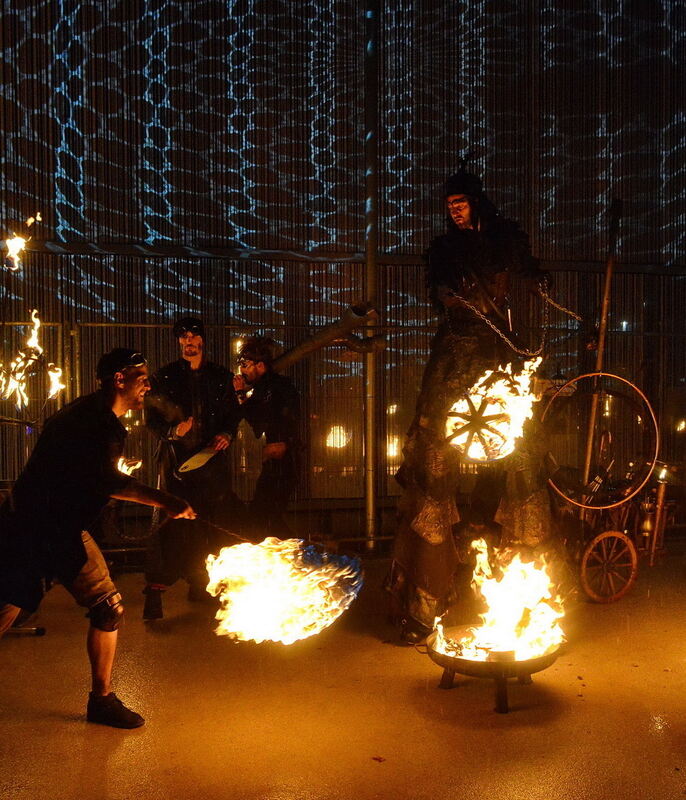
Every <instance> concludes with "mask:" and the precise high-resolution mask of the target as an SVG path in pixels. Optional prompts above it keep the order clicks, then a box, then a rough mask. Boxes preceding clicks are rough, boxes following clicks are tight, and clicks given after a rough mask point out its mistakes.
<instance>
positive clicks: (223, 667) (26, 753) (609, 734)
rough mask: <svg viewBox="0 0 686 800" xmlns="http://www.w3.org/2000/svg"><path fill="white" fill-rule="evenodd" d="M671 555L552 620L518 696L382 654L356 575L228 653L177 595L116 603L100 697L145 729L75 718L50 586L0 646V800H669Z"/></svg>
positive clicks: (60, 613)
mask: <svg viewBox="0 0 686 800" xmlns="http://www.w3.org/2000/svg"><path fill="white" fill-rule="evenodd" d="M684 544H685V543H684V542H682V541H678V542H671V543H670V553H669V554H668V555H667V556H666V557H665V558H664V559H663V560H662V562H661V563H660V564H659V565H657V566H656V567H654V568H653V569H650V568H649V567H648V566H647V565H644V564H641V568H640V572H639V579H638V582H637V584H636V586H635V587H634V589H633V590H632V592H631V593H630V594H629V595H628V596H626V597H625V598H624V599H622V600H620V601H619V602H618V603H616V604H613V605H608V606H599V605H591V604H587V603H583V602H579V603H576V604H573V605H571V606H570V607H569V609H568V615H567V618H566V621H565V628H566V631H567V633H568V639H569V642H568V644H567V645H566V646H565V650H564V652H563V653H562V655H561V656H560V657H559V658H558V659H557V661H556V662H555V663H554V664H553V665H552V666H551V667H549V668H548V669H547V670H545V671H544V672H541V673H539V674H537V675H535V676H534V683H533V685H530V686H522V685H519V684H518V683H516V682H511V683H510V687H509V694H510V707H511V711H510V713H509V714H496V713H494V711H493V706H494V690H493V684H492V682H491V681H486V680H479V679H476V678H464V679H460V680H458V681H457V685H456V688H454V689H452V690H449V691H446V690H441V689H439V688H438V683H439V680H440V677H441V670H440V668H439V667H438V666H436V665H435V664H434V663H433V662H432V661H431V660H430V659H429V658H428V657H427V656H426V655H424V654H422V653H420V652H418V651H417V650H416V649H414V648H411V647H401V646H398V645H397V644H396V643H395V636H394V632H393V630H392V628H391V627H390V626H389V625H388V624H387V622H386V619H385V612H386V602H385V597H384V594H383V591H382V590H381V580H382V577H383V574H384V572H385V570H386V568H387V565H388V562H386V561H384V560H368V561H367V562H366V563H365V571H366V584H365V587H364V589H363V591H362V593H361V595H360V597H359V598H358V600H357V601H356V602H355V604H354V605H353V607H352V608H351V609H350V610H349V611H348V612H347V613H346V614H345V615H344V616H342V617H341V618H340V619H339V620H337V621H336V622H335V623H334V624H333V625H332V626H331V627H330V628H329V629H327V630H325V631H324V632H323V633H321V634H320V635H318V636H315V637H313V638H311V639H308V640H306V641H302V642H299V643H296V644H293V645H291V646H288V647H286V646H282V645H277V644H261V645H257V644H254V643H233V642H231V641H229V640H227V639H226V638H225V637H219V636H216V635H215V634H214V632H213V629H214V621H213V614H214V609H213V607H212V606H211V605H204V604H189V603H188V601H187V599H186V587H185V585H183V584H177V585H176V586H175V587H174V588H173V589H171V590H170V591H169V592H168V593H167V596H166V597H165V611H166V618H165V619H164V620H161V621H158V622H155V623H143V621H142V620H141V611H142V603H143V597H142V595H141V588H142V585H143V582H142V577H141V576H140V575H138V574H125V575H122V576H119V578H118V579H117V583H118V585H119V588H120V589H121V591H122V592H123V594H124V597H125V600H126V602H127V620H126V624H125V627H124V628H123V630H122V631H121V635H120V647H119V653H118V658H117V663H116V668H115V686H114V688H115V690H116V691H117V693H118V694H119V695H120V697H121V698H122V699H123V700H124V701H125V702H126V703H127V704H128V705H130V706H131V707H132V708H134V709H135V710H136V711H139V712H140V713H141V714H143V716H145V718H146V720H147V722H146V725H145V726H144V727H142V728H140V729H138V730H134V731H121V730H115V729H111V728H106V727H102V726H98V725H93V724H90V723H88V722H86V720H85V706H86V699H87V690H88V665H87V660H86V654H85V633H86V628H87V622H86V620H84V618H83V611H82V610H81V609H78V608H76V607H75V606H74V605H73V601H72V600H71V598H70V597H69V595H68V594H67V593H66V592H65V591H64V590H63V589H62V588H61V587H55V588H54V589H52V590H51V591H50V592H49V593H48V595H47V597H46V599H45V601H44V603H43V606H42V607H41V610H40V612H39V615H38V618H37V622H38V623H39V624H42V625H45V627H46V629H47V633H46V635H45V636H44V637H42V638H38V637H23V636H7V637H5V638H4V639H3V640H2V641H1V642H0V676H1V680H0V687H1V688H0V798H2V800H62V799H63V798H64V799H65V800H71V799H72V798H73V799H74V800H76V798H79V800H96V799H97V800H134V798H135V799H136V800H138V799H139V798H140V799H141V800H176V798H183V799H184V800H186V799H187V798H191V799H193V798H203V799H204V800H214V799H215V798H216V800H222V799H224V798H231V799H233V798H241V799H242V800H253V798H255V799H259V800H366V799H367V798H393V799H394V800H395V799H396V798H412V799H413V800H414V799H416V800H425V799H426V800H429V799H430V800H437V799H438V798H440V799H441V800H461V799H462V798H465V800H466V799H467V798H469V800H481V799H482V798H483V799H484V800H485V799H486V798H489V800H490V798H507V800H552V798H555V800H606V799H607V798H613V799H615V798H616V799H617V800H632V799H633V798H636V800H638V799H639V798H640V800H670V799H671V798H674V799H676V798H686V715H684V707H685V705H686V699H685V698H686V663H685V655H686V648H685V646H684V621H685V619H686V615H685V611H686V598H685V595H684V590H683V581H684V566H685V564H686V558H685V556H684V552H685V549H686V548H685V547H684Z"/></svg>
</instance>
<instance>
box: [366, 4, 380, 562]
mask: <svg viewBox="0 0 686 800" xmlns="http://www.w3.org/2000/svg"><path fill="white" fill-rule="evenodd" d="M379 11H380V2H379V0H367V8H366V12H365V17H366V20H365V22H366V27H365V33H366V37H365V38H366V47H365V58H364V74H365V94H364V119H365V140H364V144H365V167H366V169H365V177H366V182H365V185H366V203H365V237H364V239H365V263H366V273H365V277H366V288H367V297H366V299H367V301H368V302H369V303H371V305H376V302H377V291H378V280H377V278H378V276H377V258H378V248H379V244H378V227H379V165H378V140H379V110H378V100H379V56H378V46H379ZM372 326H373V322H372V321H371V320H370V321H369V322H368V323H367V335H368V336H372V335H373V333H374V331H373V327H372ZM376 382H377V368H376V356H375V354H374V353H366V354H365V358H364V500H365V503H364V505H365V535H366V538H367V549H369V550H372V549H373V548H374V545H375V540H376V534H377V519H376V517H377V510H376V488H377V487H376V484H377V469H376V462H377V457H376V451H377V441H376V438H377V432H376V416H377V409H376V405H377V397H376Z"/></svg>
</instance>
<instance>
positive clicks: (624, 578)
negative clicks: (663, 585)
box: [580, 531, 638, 603]
mask: <svg viewBox="0 0 686 800" xmlns="http://www.w3.org/2000/svg"><path fill="white" fill-rule="evenodd" d="M637 574H638V555H637V553H636V548H635V547H634V543H633V542H632V541H631V539H629V537H628V536H627V535H626V534H624V533H622V532H621V531H604V532H603V533H599V534H598V535H597V536H596V537H595V538H593V539H591V541H590V542H589V543H588V545H586V549H585V550H584V554H583V556H582V557H581V573H580V578H581V586H582V587H583V590H584V591H585V592H586V594H587V595H588V596H589V597H590V599H591V600H594V601H595V602H596V603H613V602H614V601H615V600H619V598H620V597H623V596H624V595H625V594H626V593H627V592H628V591H629V589H631V587H632V586H633V585H634V582H635V581H636V575H637Z"/></svg>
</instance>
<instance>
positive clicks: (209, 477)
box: [143, 317, 240, 620]
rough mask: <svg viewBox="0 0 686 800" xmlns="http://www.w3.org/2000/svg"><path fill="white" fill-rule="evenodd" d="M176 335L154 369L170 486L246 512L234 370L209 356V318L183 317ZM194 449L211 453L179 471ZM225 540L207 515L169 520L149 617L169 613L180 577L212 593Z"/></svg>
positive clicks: (208, 504) (197, 501) (203, 510)
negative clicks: (212, 561)
mask: <svg viewBox="0 0 686 800" xmlns="http://www.w3.org/2000/svg"><path fill="white" fill-rule="evenodd" d="M174 336H175V337H176V339H177V340H178V343H179V348H180V351H181V352H180V358H179V359H178V360H177V361H174V362H172V363H171V364H167V365H166V366H165V367H162V368H161V369H160V370H158V371H157V372H156V373H155V374H154V375H153V376H152V380H151V384H152V390H151V392H150V395H149V396H148V397H147V398H146V424H147V426H148V427H149V428H150V429H151V430H152V431H153V432H154V433H155V434H157V436H158V437H159V441H160V446H159V468H160V479H161V484H162V486H163V488H164V489H166V490H167V491H169V492H171V493H172V494H175V495H178V496H179V497H183V498H184V499H185V500H187V501H188V502H189V503H190V504H191V505H192V506H193V508H194V509H195V510H196V511H197V513H198V514H199V515H200V517H201V518H203V519H205V520H207V521H209V522H212V521H215V522H216V521H218V515H221V514H228V513H229V510H230V511H232V512H234V513H239V512H240V505H239V501H238V499H237V498H236V497H235V495H234V494H233V492H232V491H231V483H230V471H229V458H228V453H229V450H228V448H229V446H230V444H231V441H232V439H233V437H234V435H235V433H236V428H237V426H238V420H239V407H238V401H237V399H236V394H235V392H234V389H233V383H232V378H233V374H232V373H231V372H230V371H229V370H228V369H226V368H225V367H222V366H220V365H219V364H214V363H212V362H211V361H208V360H207V359H206V357H205V348H204V345H205V328H204V325H203V323H202V320H200V319H197V318H195V317H185V318H183V319H180V320H179V321H178V322H176V324H175V325H174ZM194 455H197V456H198V457H199V458H200V459H201V460H204V459H205V458H206V459H207V461H206V463H205V464H203V465H202V466H198V467H197V468H194V469H191V470H189V471H186V472H180V471H179V467H181V466H182V465H183V464H184V462H186V461H187V460H188V459H189V458H191V457H192V456H194ZM227 507H228V509H227ZM219 521H221V520H219ZM234 522H235V520H234ZM223 544H225V542H224V541H223V540H222V541H217V529H216V528H215V527H214V526H213V525H206V524H204V523H203V521H202V519H199V520H196V521H195V522H193V523H192V525H188V524H185V523H181V524H180V523H178V522H176V521H175V520H173V519H172V520H168V521H167V522H165V523H164V524H163V525H162V526H161V527H160V528H159V529H158V531H157V532H156V534H155V536H154V537H153V539H152V541H151V545H150V547H149V550H148V564H147V569H146V575H145V577H146V581H147V585H146V587H145V589H144V590H143V591H144V594H145V606H144V609H143V618H144V619H149V620H150V619H161V618H162V616H163V609H162V593H163V592H164V591H165V590H166V589H167V588H168V587H169V586H171V585H172V584H174V583H176V581H177V580H178V579H179V578H185V579H186V580H187V581H188V584H189V589H188V599H189V600H191V601H198V600H203V599H205V598H208V599H209V595H208V594H207V592H206V591H205V585H206V583H207V573H206V571H205V558H206V557H207V554H208V553H210V552H216V551H217V550H218V549H219V548H220V547H221V546H222V545H223Z"/></svg>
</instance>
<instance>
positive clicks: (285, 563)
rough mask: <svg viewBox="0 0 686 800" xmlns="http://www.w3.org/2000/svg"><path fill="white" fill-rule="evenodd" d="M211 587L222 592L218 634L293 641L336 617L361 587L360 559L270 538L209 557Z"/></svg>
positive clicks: (237, 546)
mask: <svg viewBox="0 0 686 800" xmlns="http://www.w3.org/2000/svg"><path fill="white" fill-rule="evenodd" d="M206 566H207V572H208V574H209V578H210V582H209V584H208V586H207V591H208V592H210V593H211V594H213V595H215V596H219V598H220V601H221V607H220V609H219V611H218V612H217V617H216V619H217V620H218V621H219V625H218V626H217V628H216V630H215V633H217V635H219V636H228V637H229V638H231V639H234V640H240V641H250V640H253V641H255V642H258V643H259V642H264V641H272V642H281V643H282V644H292V643H293V642H296V641H298V640H299V639H305V638H307V637H308V636H314V635H315V634H316V633H319V632H320V631H322V630H323V629H324V628H326V627H327V626H328V625H330V624H331V623H332V622H333V621H334V620H335V619H337V618H338V617H339V616H340V615H341V614H342V613H343V612H344V611H345V610H346V609H347V608H348V606H350V604H351V603H352V602H353V600H354V599H355V598H356V597H357V595H358V593H359V591H360V589H361V588H362V571H361V568H360V563H359V561H358V560H357V559H351V558H348V557H346V556H334V555H330V554H328V553H321V552H319V551H318V550H316V549H315V548H314V547H313V546H312V545H310V546H305V545H304V543H303V542H302V540H300V539H285V540H281V539H276V538H273V537H269V538H267V539H265V540H264V541H263V542H261V543H260V544H249V543H245V544H237V545H234V546H233V547H223V548H222V549H221V551H220V553H219V555H218V556H214V555H209V556H208V557H207V564H206Z"/></svg>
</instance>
